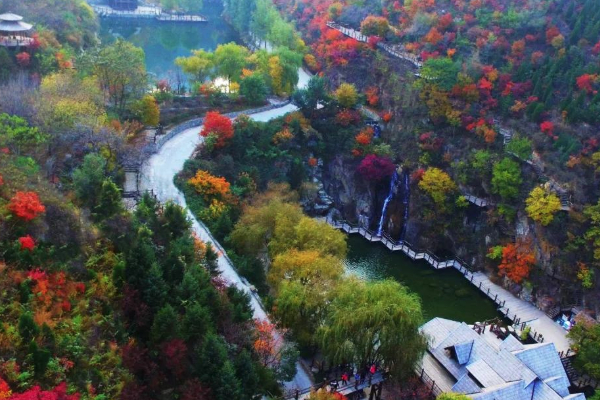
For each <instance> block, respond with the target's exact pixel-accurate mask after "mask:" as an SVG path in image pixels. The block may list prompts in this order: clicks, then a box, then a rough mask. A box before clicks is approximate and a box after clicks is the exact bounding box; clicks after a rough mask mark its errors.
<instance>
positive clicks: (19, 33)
mask: <svg viewBox="0 0 600 400" xmlns="http://www.w3.org/2000/svg"><path fill="white" fill-rule="evenodd" d="M32 27H33V25H31V24H28V23H26V22H23V17H21V16H20V15H17V14H13V13H5V14H0V46H4V47H27V46H30V45H31V44H32V43H33V38H31V37H30V36H29V32H30V31H31V28H32Z"/></svg>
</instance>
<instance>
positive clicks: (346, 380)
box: [329, 364, 377, 393]
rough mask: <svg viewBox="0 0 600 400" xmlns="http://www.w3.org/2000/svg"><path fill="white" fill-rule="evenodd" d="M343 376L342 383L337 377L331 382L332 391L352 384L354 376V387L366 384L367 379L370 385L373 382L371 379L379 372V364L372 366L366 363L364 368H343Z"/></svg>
mask: <svg viewBox="0 0 600 400" xmlns="http://www.w3.org/2000/svg"><path fill="white" fill-rule="evenodd" d="M342 371H343V372H342V376H341V385H340V382H339V381H338V379H337V377H336V378H335V379H333V380H332V381H331V382H329V388H330V391H331V392H332V393H335V392H337V390H338V388H339V387H344V386H347V385H348V384H350V382H351V380H352V378H354V388H355V389H358V386H360V385H362V384H364V383H365V382H366V381H367V380H368V381H369V385H370V384H371V379H372V378H373V376H374V375H375V373H377V365H376V364H371V366H370V367H369V366H367V365H365V366H364V367H363V368H362V369H360V370H359V369H358V368H356V369H355V368H353V367H350V368H348V369H344V368H342Z"/></svg>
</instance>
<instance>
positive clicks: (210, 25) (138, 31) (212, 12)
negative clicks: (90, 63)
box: [100, 2, 240, 86]
mask: <svg viewBox="0 0 600 400" xmlns="http://www.w3.org/2000/svg"><path fill="white" fill-rule="evenodd" d="M222 12H223V6H222V4H220V2H205V5H204V8H203V9H202V14H203V15H205V16H206V17H208V22H203V23H189V22H158V21H156V20H153V19H129V18H102V19H101V29H100V38H101V40H102V41H103V42H111V41H114V40H115V39H116V38H117V37H121V38H123V39H125V40H127V41H129V42H131V43H133V44H135V45H136V46H138V47H141V48H142V49H144V52H145V53H146V69H147V70H148V72H149V73H150V74H151V75H153V76H155V77H156V78H158V79H168V80H169V81H170V82H171V85H172V86H176V81H177V80H178V79H179V80H181V81H182V82H185V77H184V76H182V74H181V73H179V76H178V70H179V68H177V67H175V65H174V61H175V59H176V58H177V57H181V56H188V55H190V51H191V50H194V49H204V50H207V51H211V50H214V49H215V48H216V47H217V46H218V45H219V44H222V43H229V42H236V43H239V42H240V37H239V35H238V34H237V33H236V31H235V30H234V29H233V28H232V27H231V26H230V25H228V24H227V23H226V22H225V21H224V20H223V18H222V17H221V13H222Z"/></svg>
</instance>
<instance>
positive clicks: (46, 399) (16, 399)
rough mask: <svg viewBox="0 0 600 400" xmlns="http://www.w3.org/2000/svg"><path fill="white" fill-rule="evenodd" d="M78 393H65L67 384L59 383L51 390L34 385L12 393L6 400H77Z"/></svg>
mask: <svg viewBox="0 0 600 400" xmlns="http://www.w3.org/2000/svg"><path fill="white" fill-rule="evenodd" d="M79 397H80V394H79V393H75V394H67V384H66V383H65V382H62V383H60V384H59V385H58V386H56V387H55V388H54V389H52V390H42V389H41V388H40V387H39V386H34V387H32V388H31V389H29V390H27V391H26V392H23V393H17V394H15V393H13V394H12V396H10V397H9V398H8V400H79Z"/></svg>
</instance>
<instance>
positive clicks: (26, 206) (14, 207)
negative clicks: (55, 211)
mask: <svg viewBox="0 0 600 400" xmlns="http://www.w3.org/2000/svg"><path fill="white" fill-rule="evenodd" d="M8 209H9V210H10V211H11V212H12V213H13V214H14V215H16V216H17V217H19V218H21V219H24V220H25V221H31V220H32V219H34V218H35V217H37V216H38V215H40V214H41V213H43V212H45V211H46V207H44V205H43V204H42V202H41V201H40V198H39V197H38V195H37V193H35V192H17V193H16V194H15V195H14V196H13V198H12V199H10V203H9V204H8Z"/></svg>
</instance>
